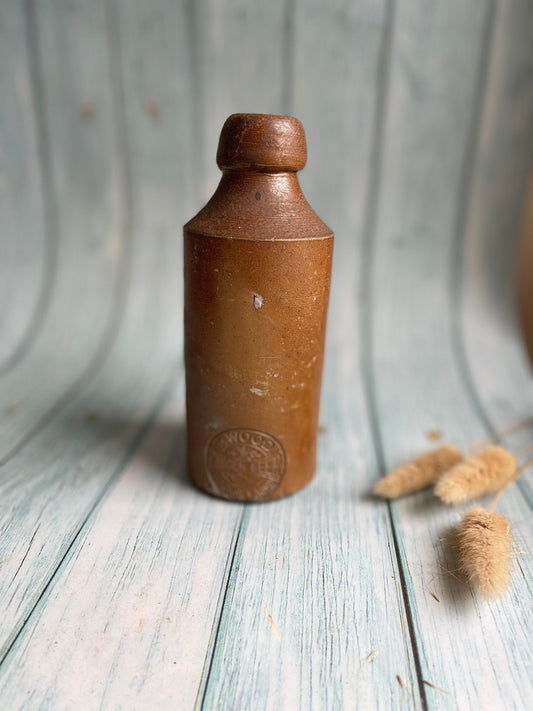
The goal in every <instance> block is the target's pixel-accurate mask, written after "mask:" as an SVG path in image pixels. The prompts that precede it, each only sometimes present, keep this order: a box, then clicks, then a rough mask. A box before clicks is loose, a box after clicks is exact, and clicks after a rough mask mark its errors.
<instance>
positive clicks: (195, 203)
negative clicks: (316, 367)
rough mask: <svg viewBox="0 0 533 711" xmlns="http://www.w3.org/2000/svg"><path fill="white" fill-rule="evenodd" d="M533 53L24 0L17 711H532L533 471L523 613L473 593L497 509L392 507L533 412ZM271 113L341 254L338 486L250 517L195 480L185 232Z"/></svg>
mask: <svg viewBox="0 0 533 711" xmlns="http://www.w3.org/2000/svg"><path fill="white" fill-rule="evenodd" d="M532 42H533V8H532V7H531V3H529V2H527V0H512V2H486V3H483V2H479V3H464V2H461V1H460V0H453V1H452V2H447V3H426V2H423V1H422V0H399V1H398V2H393V1H392V0H383V1H380V2H370V1H368V2H366V1H363V0H358V1H357V2H346V1H344V0H335V1H334V2H330V3H323V2H319V1H318V0H305V1H304V0H294V1H293V0H286V1H285V2H272V3H247V2H244V0H242V1H241V0H239V1H237V0H235V1H234V2H229V1H227V0H211V1H207V0H201V1H200V2H194V3H190V2H185V0H181V1H180V2H170V0H156V1H155V2H151V3H143V2H141V1H140V0H135V1H134V2H130V1H129V0H107V1H105V0H98V1H97V2H93V3H83V2H82V1H81V0H56V1H53V0H46V1H44V2H33V1H29V2H27V3H24V4H23V3H19V2H17V1H16V0H12V1H11V0H10V1H9V2H7V3H4V4H3V5H2V7H1V8H0V55H1V56H0V58H1V59H2V70H1V73H0V90H1V93H2V96H5V97H10V100H8V101H3V102H2V104H1V105H0V120H1V131H2V133H1V136H0V141H1V146H0V147H1V151H0V201H1V202H0V230H1V233H0V249H1V255H2V256H1V267H0V279H1V281H0V293H1V295H2V297H1V299H2V300H1V302H0V423H1V427H0V606H1V609H2V615H0V701H1V705H2V707H3V708H9V709H18V708H28V709H34V708H35V709H37V708H49V709H54V710H55V709H72V708H87V709H92V708H95V709H96V708H106V709H114V708H133V709H155V708H180V709H182V708H183V709H187V708H205V709H211V708H212V709H214V708H217V709H218V708H225V709H231V710H232V711H233V710H235V709H244V708H254V709H255V708H257V709H263V708H264V709H279V708H286V709H295V708H302V709H308V708H313V709H341V708H361V709H369V708H384V709H405V708H417V709H466V708H480V709H485V708H487V709H488V708H490V709H513V708H514V709H526V708H528V703H529V699H530V698H531V694H532V692H533V688H532V683H531V668H532V653H531V645H530V643H529V635H528V630H529V629H530V628H531V626H532V623H533V620H532V616H531V609H532V606H531V592H530V586H531V573H532V570H531V568H532V566H531V549H532V543H533V541H532V533H531V525H530V517H531V490H530V487H529V482H531V481H532V479H531V476H529V477H528V478H527V479H526V478H524V480H523V481H522V482H520V485H519V486H516V487H514V488H513V490H511V491H509V492H508V493H507V494H506V495H505V497H504V498H502V500H501V504H500V506H499V510H501V512H502V513H504V514H505V515H507V516H508V517H509V519H510V520H511V521H512V523H513V525H514V527H515V531H516V537H517V560H516V564H515V570H514V573H515V575H514V584H513V589H512V591H511V592H510V593H509V594H508V595H507V596H506V597H505V598H503V599H502V600H501V601H499V602H496V603H493V604H490V605H487V604H485V603H483V602H482V601H481V600H479V599H478V598H477V597H476V596H475V595H473V594H472V592H471V591H470V590H469V588H468V587H466V586H465V585H464V584H461V583H460V582H459V581H458V580H457V579H456V578H454V577H453V575H450V574H447V570H450V569H452V570H451V572H452V573H453V565H454V563H453V561H452V560H450V558H449V556H448V554H447V552H446V550H445V548H444V546H443V543H442V541H441V540H440V539H441V538H442V536H443V535H445V533H446V531H447V530H448V529H449V527H450V526H451V525H453V523H454V522H456V521H457V520H458V518H459V514H460V513H461V512H462V511H463V510H464V508H465V507H457V508H456V509H455V508H444V507H442V506H440V505H438V504H437V503H436V502H435V500H434V499H433V498H432V496H431V495H430V494H425V493H424V494H420V495H417V496H415V497H412V498H410V499H408V500H405V501H402V502H398V503H394V504H393V505H392V506H388V505H387V504H383V503H380V502H376V501H375V500H373V499H371V498H370V497H369V496H368V492H369V490H370V488H371V486H372V484H373V482H374V481H375V480H376V479H377V478H378V477H379V476H381V475H382V474H383V473H384V471H385V470H386V469H388V468H390V467H392V466H394V465H396V464H398V463H399V462H401V461H403V460H405V459H409V458H410V457H412V456H413V455H414V454H416V453H418V452H420V451H422V450H424V449H426V448H428V447H430V446H432V443H431V442H430V441H429V440H428V437H427V433H428V431H429V430H439V431H440V432H442V433H443V437H444V438H446V439H449V440H451V441H454V442H456V443H457V444H459V445H465V446H466V445H468V444H469V443H470V442H472V441H474V440H476V439H478V438H480V437H484V436H486V435H487V434H488V433H489V432H491V431H492V430H494V429H500V428H505V427H506V426H508V425H510V424H512V423H514V422H516V421H519V420H524V419H526V418H531V417H533V378H532V376H531V371H530V369H529V366H528V364H527V361H526V359H525V354H524V350H523V345H522V343H521V342H520V340H519V334H518V330H517V325H516V317H515V313H514V311H515V309H514V301H513V299H514V295H513V289H514V286H513V280H514V263H513V260H514V258H515V254H516V247H517V240H518V236H519V233H520V216H521V210H522V200H523V196H524V193H525V188H526V184H527V181H528V177H529V175H530V174H531V170H532V164H531V155H532V153H531V149H532V147H533V128H532V127H533V89H532V87H533V56H532V54H531V45H532ZM254 110H256V111H268V112H273V113H283V112H288V113H292V114H294V115H297V116H298V117H299V118H301V119H302V121H303V123H304V126H305V127H306V130H307V135H308V144H309V164H308V167H307V169H306V170H305V171H304V173H303V175H302V184H303V187H304V190H305V192H306V194H307V196H308V198H309V200H310V202H311V203H312V205H313V207H315V208H316V209H317V211H318V213H319V214H320V215H321V216H322V217H324V219H325V220H326V221H327V222H328V223H329V224H331V226H332V227H333V228H334V229H335V231H336V234H337V242H336V254H335V264H334V275H333V276H334V280H333V291H332V299H331V310H330V322H329V333H328V346H327V358H326V368H325V377H324V390H323V408H322V420H323V423H324V433H323V434H322V435H321V449H320V460H319V470H318V473H317V478H316V480H315V481H314V483H313V484H312V485H311V486H310V487H309V488H308V489H307V490H305V491H304V492H302V493H301V494H299V495H297V496H295V497H292V498H290V499H287V500H284V501H280V502H276V503H274V504H269V505H253V506H243V505H240V504H229V503H226V502H220V501H217V500H215V499H211V498H209V497H206V496H204V495H202V494H201V493H199V492H197V491H196V490H194V489H193V488H192V487H191V486H190V485H189V483H188V480H187V476H186V472H185V470H184V464H183V448H184V431H183V420H184V411H183V409H184V397H183V372H182V365H181V356H180V353H181V333H180V319H181V281H180V280H181V242H180V229H181V227H180V226H181V224H183V222H184V221H185V220H186V219H187V218H189V217H190V216H191V215H192V214H193V212H194V211H195V209H197V208H198V207H199V206H200V204H201V202H202V201H203V200H205V199H206V198H207V197H208V196H209V194H210V192H211V191H212V189H213V187H214V185H215V184H216V180H217V171H216V166H215V162H214V154H215V148H216V141H217V136H218V131H219V129H220V126H221V123H222V121H223V120H224V118H225V117H226V115H227V114H229V113H231V112H232V111H254ZM532 440H533V426H531V425H529V426H525V427H524V428H522V429H521V430H520V431H519V432H517V433H515V434H513V435H512V436H510V437H508V438H506V439H505V441H506V442H507V443H508V444H509V445H510V446H512V447H514V448H518V447H521V446H523V445H524V444H525V443H527V442H529V441H532ZM437 598H438V599H437ZM376 652H377V654H375V653H376ZM397 675H399V676H400V678H401V680H402V682H403V684H400V682H399V681H398V678H397ZM425 681H426V682H430V683H431V684H433V685H435V686H437V687H439V688H438V689H437V688H434V687H431V686H429V685H428V684H426V683H424V682H425Z"/></svg>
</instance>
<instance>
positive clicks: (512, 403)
mask: <svg viewBox="0 0 533 711" xmlns="http://www.w3.org/2000/svg"><path fill="white" fill-rule="evenodd" d="M532 38H533V8H532V7H531V4H530V3H527V2H516V3H511V4H507V3H503V4H501V6H499V7H498V10H497V15H496V18H495V30H494V39H493V46H494V50H493V52H492V56H491V61H490V64H489V67H488V72H489V73H488V79H487V82H488V83H487V91H486V96H485V102H484V110H483V120H482V123H481V126H480V130H479V134H478V140H477V144H476V151H477V152H476V155H475V163H474V164H473V170H472V179H471V189H470V193H469V196H470V200H469V202H468V205H466V206H465V210H466V214H465V215H464V222H463V224H462V227H463V229H462V231H461V232H460V233H459V234H458V235H457V240H458V245H457V251H456V260H457V264H456V279H457V281H456V284H457V287H458V288H457V296H458V297H459V302H460V305H461V306H462V309H461V320H460V324H458V325H457V329H458V331H460V333H458V336H460V338H461V339H462V340H461V341H460V343H459V348H460V355H461V356H462V358H463V367H464V372H465V381H466V386H467V387H468V388H469V390H470V392H471V393H472V397H473V399H474V402H475V404H476V408H477V409H478V412H479V415H480V417H481V418H482V420H483V421H484V423H485V425H486V427H487V429H489V430H500V429H502V428H506V427H507V426H508V425H509V424H512V423H514V422H520V421H523V420H526V419H528V418H529V419H530V420H531V418H533V374H532V371H531V365H530V363H529V362H528V360H527V354H526V352H525V348H524V343H523V341H522V336H521V333H520V327H519V324H518V316H517V311H518V305H517V288H516V283H517V272H518V270H517V260H518V250H519V239H520V236H521V234H520V232H521V219H522V215H523V211H524V208H525V200H526V199H527V193H526V188H527V184H528V179H529V176H530V175H531V171H532V169H533V158H532V156H533V129H532V126H533V86H532V82H531V76H532V74H533V57H532V55H531V40H532ZM460 279H462V285H461V283H460V281H459V280H460ZM462 344H463V345H462ZM506 442H507V444H508V445H509V446H511V447H512V448H513V449H514V450H515V451H516V450H518V449H520V448H521V447H523V446H524V445H526V444H528V443H530V442H533V424H532V423H531V422H530V425H529V427H525V428H524V429H522V430H520V431H519V432H516V433H515V434H514V435H513V436H512V437H508V438H507V440H506ZM526 481H527V483H526ZM532 482H533V474H532V473H531V471H529V472H527V473H526V474H525V475H524V479H523V481H521V482H520V484H519V486H520V487H521V488H522V491H523V493H524V495H525V496H526V497H527V498H528V501H529V504H530V505H532V504H533V492H532V490H531V484H532Z"/></svg>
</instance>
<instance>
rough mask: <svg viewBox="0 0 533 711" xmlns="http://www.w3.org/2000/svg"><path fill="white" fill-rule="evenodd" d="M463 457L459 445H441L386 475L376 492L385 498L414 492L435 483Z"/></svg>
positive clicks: (375, 488) (393, 497) (378, 484)
mask: <svg viewBox="0 0 533 711" xmlns="http://www.w3.org/2000/svg"><path fill="white" fill-rule="evenodd" d="M462 459H463V455H462V453H461V451H460V450H459V449H457V447H452V446H451V445H446V446H444V447H439V449H436V450H434V451H433V452H428V454H424V455H422V456H421V457H418V459H415V460H414V461H413V462H410V463H409V464H406V465H405V466H403V467H400V468H399V469H396V470H395V471H393V472H390V474H387V476H384V477H383V479H380V480H379V481H378V482H377V484H376V485H375V486H374V489H373V491H374V494H375V495H376V496H381V497H382V498H384V499H397V498H399V497H400V496H406V495H407V494H414V493H415V491H420V490H421V489H425V488H426V487H427V486H431V485H432V484H434V483H435V482H436V481H437V479H438V478H439V476H440V475H441V474H442V473H443V472H445V471H447V470H448V469H450V468H451V467H453V466H454V465H455V464H457V463H458V462H460V461H462Z"/></svg>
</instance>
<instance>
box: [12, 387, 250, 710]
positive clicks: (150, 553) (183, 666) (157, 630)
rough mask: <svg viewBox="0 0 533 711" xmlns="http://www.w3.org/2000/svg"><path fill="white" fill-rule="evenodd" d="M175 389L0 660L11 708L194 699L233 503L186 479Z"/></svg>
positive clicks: (179, 703) (161, 704)
mask: <svg viewBox="0 0 533 711" xmlns="http://www.w3.org/2000/svg"><path fill="white" fill-rule="evenodd" d="M183 390H184V388H183V378H180V381H179V387H176V386H174V388H173V395H172V397H171V398H170V400H169V402H168V404H167V405H166V406H165V408H164V410H163V412H162V414H161V416H160V417H159V418H158V420H157V423H156V424H155V426H154V427H153V428H152V429H151V431H150V434H149V436H148V437H147V438H146V440H145V443H144V444H143V446H142V447H141V448H140V449H139V451H138V453H137V455H136V456H135V458H134V459H133V460H132V461H131V463H130V464H129V465H128V466H127V467H126V469H125V471H124V474H123V475H122V476H121V478H120V481H119V482H118V483H117V485H116V486H115V487H114V488H113V490H112V492H111V493H110V495H109V497H108V498H107V499H106V500H105V501H104V502H103V505H102V506H100V507H99V508H98V509H97V510H96V511H95V512H94V513H93V514H92V515H91V517H90V519H89V521H88V522H87V526H86V528H85V530H84V531H83V533H82V535H81V536H80V540H79V541H78V542H77V546H76V551H75V554H72V555H70V556H69V557H68V560H67V561H64V562H63V563H62V565H61V568H60V569H59V571H58V573H57V575H56V577H57V582H56V583H55V584H54V585H53V587H51V589H50V591H49V592H47V594H45V596H44V597H43V598H42V599H41V600H40V601H39V603H38V606H37V608H36V610H35V612H34V614H33V615H32V617H31V620H30V622H29V623H28V625H27V626H26V628H25V630H24V635H23V637H22V638H21V639H20V641H19V642H18V643H17V645H16V648H15V649H14V650H13V652H12V654H11V655H10V657H9V658H8V660H7V663H5V664H4V665H3V666H2V667H1V668H0V697H1V698H2V699H4V701H5V702H9V707H10V708H21V707H22V706H23V705H24V703H30V705H34V706H41V705H42V706H45V707H48V708H54V709H69V708H72V706H77V705H80V704H81V705H83V707H84V708H87V709H92V708H95V709H96V708H122V707H128V708H135V709H153V708H167V707H170V706H172V707H173V708H180V709H189V708H192V707H193V705H194V703H195V700H196V697H197V693H198V688H199V685H200V678H201V674H202V669H203V666H204V662H205V656H206V650H207V649H208V646H209V638H210V635H211V632H212V627H213V625H214V623H215V619H216V615H217V612H218V608H219V606H220V598H219V595H220V593H221V590H223V587H224V582H225V576H226V572H227V570H228V569H229V560H228V552H229V551H231V548H232V537H233V535H234V534H235V531H236V530H237V528H238V526H237V524H238V522H239V521H240V519H241V516H242V508H243V507H242V505H239V504H231V503H227V502H223V501H215V500H214V499H212V498H210V497H207V496H205V495H203V494H201V493H200V492H198V491H197V490H196V489H194V488H193V487H192V485H191V484H190V482H189V480H188V478H187V476H186V473H185V471H184V429H183V418H184V392H183ZM177 423H181V427H180V428H178V427H177ZM80 669H83V674H81V676H80Z"/></svg>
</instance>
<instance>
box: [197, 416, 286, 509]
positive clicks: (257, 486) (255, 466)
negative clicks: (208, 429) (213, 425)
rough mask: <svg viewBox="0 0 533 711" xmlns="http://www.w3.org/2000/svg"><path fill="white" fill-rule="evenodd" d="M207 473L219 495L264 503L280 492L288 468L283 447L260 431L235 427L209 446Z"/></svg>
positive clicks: (215, 437) (221, 434) (219, 436)
mask: <svg viewBox="0 0 533 711" xmlns="http://www.w3.org/2000/svg"><path fill="white" fill-rule="evenodd" d="M206 458H207V472H208V475H209V476H210V477H211V478H212V479H213V480H214V481H215V482H216V485H217V489H218V490H219V491H218V493H219V494H220V495H222V496H226V497H228V498H231V499H242V500H244V499H247V500H250V499H264V498H266V497H268V496H270V495H271V494H273V493H274V491H275V490H276V489H277V488H278V486H279V483H280V482H281V480H282V479H283V476H284V474H285V470H286V468H287V458H286V456H285V450H284V449H283V446H282V445H281V443H280V442H279V441H278V440H277V439H276V438H275V437H273V436H272V435H269V434H267V433H266V432H262V431H261V430H252V429H248V428H241V427H234V428H231V429H228V430H224V431H223V432H219V433H218V434H216V435H215V436H214V437H213V438H212V439H211V440H210V442H209V444H208V445H207V451H206Z"/></svg>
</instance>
